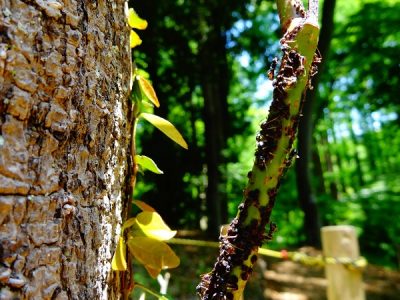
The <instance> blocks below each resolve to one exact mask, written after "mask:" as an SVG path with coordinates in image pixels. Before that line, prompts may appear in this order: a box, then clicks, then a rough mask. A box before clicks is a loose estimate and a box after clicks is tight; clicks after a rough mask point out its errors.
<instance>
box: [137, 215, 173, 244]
mask: <svg viewBox="0 0 400 300" xmlns="http://www.w3.org/2000/svg"><path fill="white" fill-rule="evenodd" d="M143 234H144V235H145V236H147V237H150V238H153V239H156V240H159V241H166V240H169V239H172V238H173V237H174V236H175V234H176V230H171V229H170V228H169V227H168V225H167V224H165V223H164V220H163V219H162V218H161V216H160V215H159V214H158V213H157V212H152V211H144V212H141V213H140V214H138V215H137V216H136V224H135V226H134V227H133V235H135V236H140V235H143Z"/></svg>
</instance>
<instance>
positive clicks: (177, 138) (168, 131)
mask: <svg viewBox="0 0 400 300" xmlns="http://www.w3.org/2000/svg"><path fill="white" fill-rule="evenodd" d="M140 116H142V117H143V118H144V119H146V120H147V121H148V122H150V123H151V124H153V125H154V126H155V127H157V128H158V129H159V130H161V131H162V132H163V133H164V134H165V135H166V136H167V137H169V138H170V139H171V140H173V141H174V142H175V143H177V144H178V145H179V146H181V147H183V148H185V149H187V148H188V145H187V144H186V142H185V140H184V139H183V137H182V135H181V134H180V133H179V131H178V130H177V129H176V128H175V126H174V125H172V124H171V123H170V122H169V121H167V120H165V119H163V118H161V117H159V116H156V115H153V114H148V113H141V114H140Z"/></svg>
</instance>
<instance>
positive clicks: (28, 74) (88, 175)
mask: <svg viewBox="0 0 400 300" xmlns="http://www.w3.org/2000/svg"><path fill="white" fill-rule="evenodd" d="M0 24H1V25H0V281H1V285H0V299H115V298H118V297H119V296H118V295H119V283H118V280H116V278H115V276H114V275H113V273H112V272H111V266H110V264H111V258H112V254H113V251H114V248H115V242H116V238H117V237H118V230H119V223H120V217H119V216H120V213H121V209H122V205H123V200H124V199H125V193H124V191H123V186H124V180H125V179H124V178H125V176H126V174H127V172H128V171H127V170H128V168H127V159H126V157H127V153H126V149H129V147H128V145H129V142H130V141H129V136H130V135H129V131H130V128H129V127H130V126H129V122H128V117H127V114H128V113H129V108H128V107H127V106H128V103H127V102H126V99H127V93H128V88H129V78H130V77H129V75H130V68H129V63H130V50H129V44H128V36H129V35H128V33H129V31H128V29H127V27H126V22H125V15H124V1H122V0H103V1H85V0H65V1H60V0H58V2H57V1H54V0H51V1H47V0H35V1H20V0H0Z"/></svg>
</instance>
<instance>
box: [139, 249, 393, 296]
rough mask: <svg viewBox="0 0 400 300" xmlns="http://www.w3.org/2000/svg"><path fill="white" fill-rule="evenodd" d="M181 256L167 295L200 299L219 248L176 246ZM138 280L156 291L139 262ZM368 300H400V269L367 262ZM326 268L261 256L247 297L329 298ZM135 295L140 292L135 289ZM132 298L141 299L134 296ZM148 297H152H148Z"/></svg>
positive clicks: (309, 252)
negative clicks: (198, 288) (198, 289)
mask: <svg viewBox="0 0 400 300" xmlns="http://www.w3.org/2000/svg"><path fill="white" fill-rule="evenodd" d="M173 248H174V250H175V251H176V252H177V254H178V256H180V258H181V265H180V266H179V267H178V268H176V269H173V270H169V271H168V272H169V273H170V275H171V277H170V281H169V285H168V295H167V296H168V299H171V300H172V299H173V300H192V299H193V300H195V299H196V300H197V299H198V298H197V297H196V295H195V287H196V285H197V284H198V283H199V278H200V277H199V276H200V274H203V273H207V272H209V271H210V269H211V267H212V265H213V264H214V260H215V257H216V255H217V250H216V249H209V248H197V247H175V246H174V247H173ZM299 251H303V252H304V251H305V252H307V254H312V255H318V254H319V252H318V251H317V250H313V249H311V248H302V249H299ZM135 272H136V275H137V276H135V280H136V281H137V282H140V283H144V284H145V285H147V286H149V287H152V288H153V290H155V291H157V290H158V289H159V286H158V284H157V281H156V280H148V278H149V276H148V275H146V274H145V271H144V270H142V269H141V267H140V266H135ZM363 280H364V283H365V291H366V296H367V298H366V299H367V300H400V272H396V271H391V270H388V269H385V268H383V267H380V266H374V265H368V266H367V268H366V269H365V270H364V273H363ZM326 286H327V281H326V279H325V274H324V269H323V268H321V267H310V266H304V265H301V264H299V263H295V262H292V261H281V260H277V259H270V258H267V259H266V258H265V257H261V258H260V259H259V260H258V262H257V267H256V268H255V270H254V272H253V275H252V277H251V279H250V281H249V283H248V286H247V288H246V291H245V295H244V299H245V300H264V299H268V300H326V299H327V298H326ZM136 295H139V294H138V293H136ZM133 299H138V297H137V296H136V297H134V298H133ZM146 299H152V298H151V297H148V298H146Z"/></svg>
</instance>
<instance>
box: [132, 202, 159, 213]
mask: <svg viewBox="0 0 400 300" xmlns="http://www.w3.org/2000/svg"><path fill="white" fill-rule="evenodd" d="M132 203H133V204H135V205H136V206H137V207H139V208H140V209H141V210H143V211H154V212H155V211H156V210H155V209H154V208H152V207H151V206H150V205H148V204H147V203H145V202H143V201H140V200H133V201H132Z"/></svg>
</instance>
